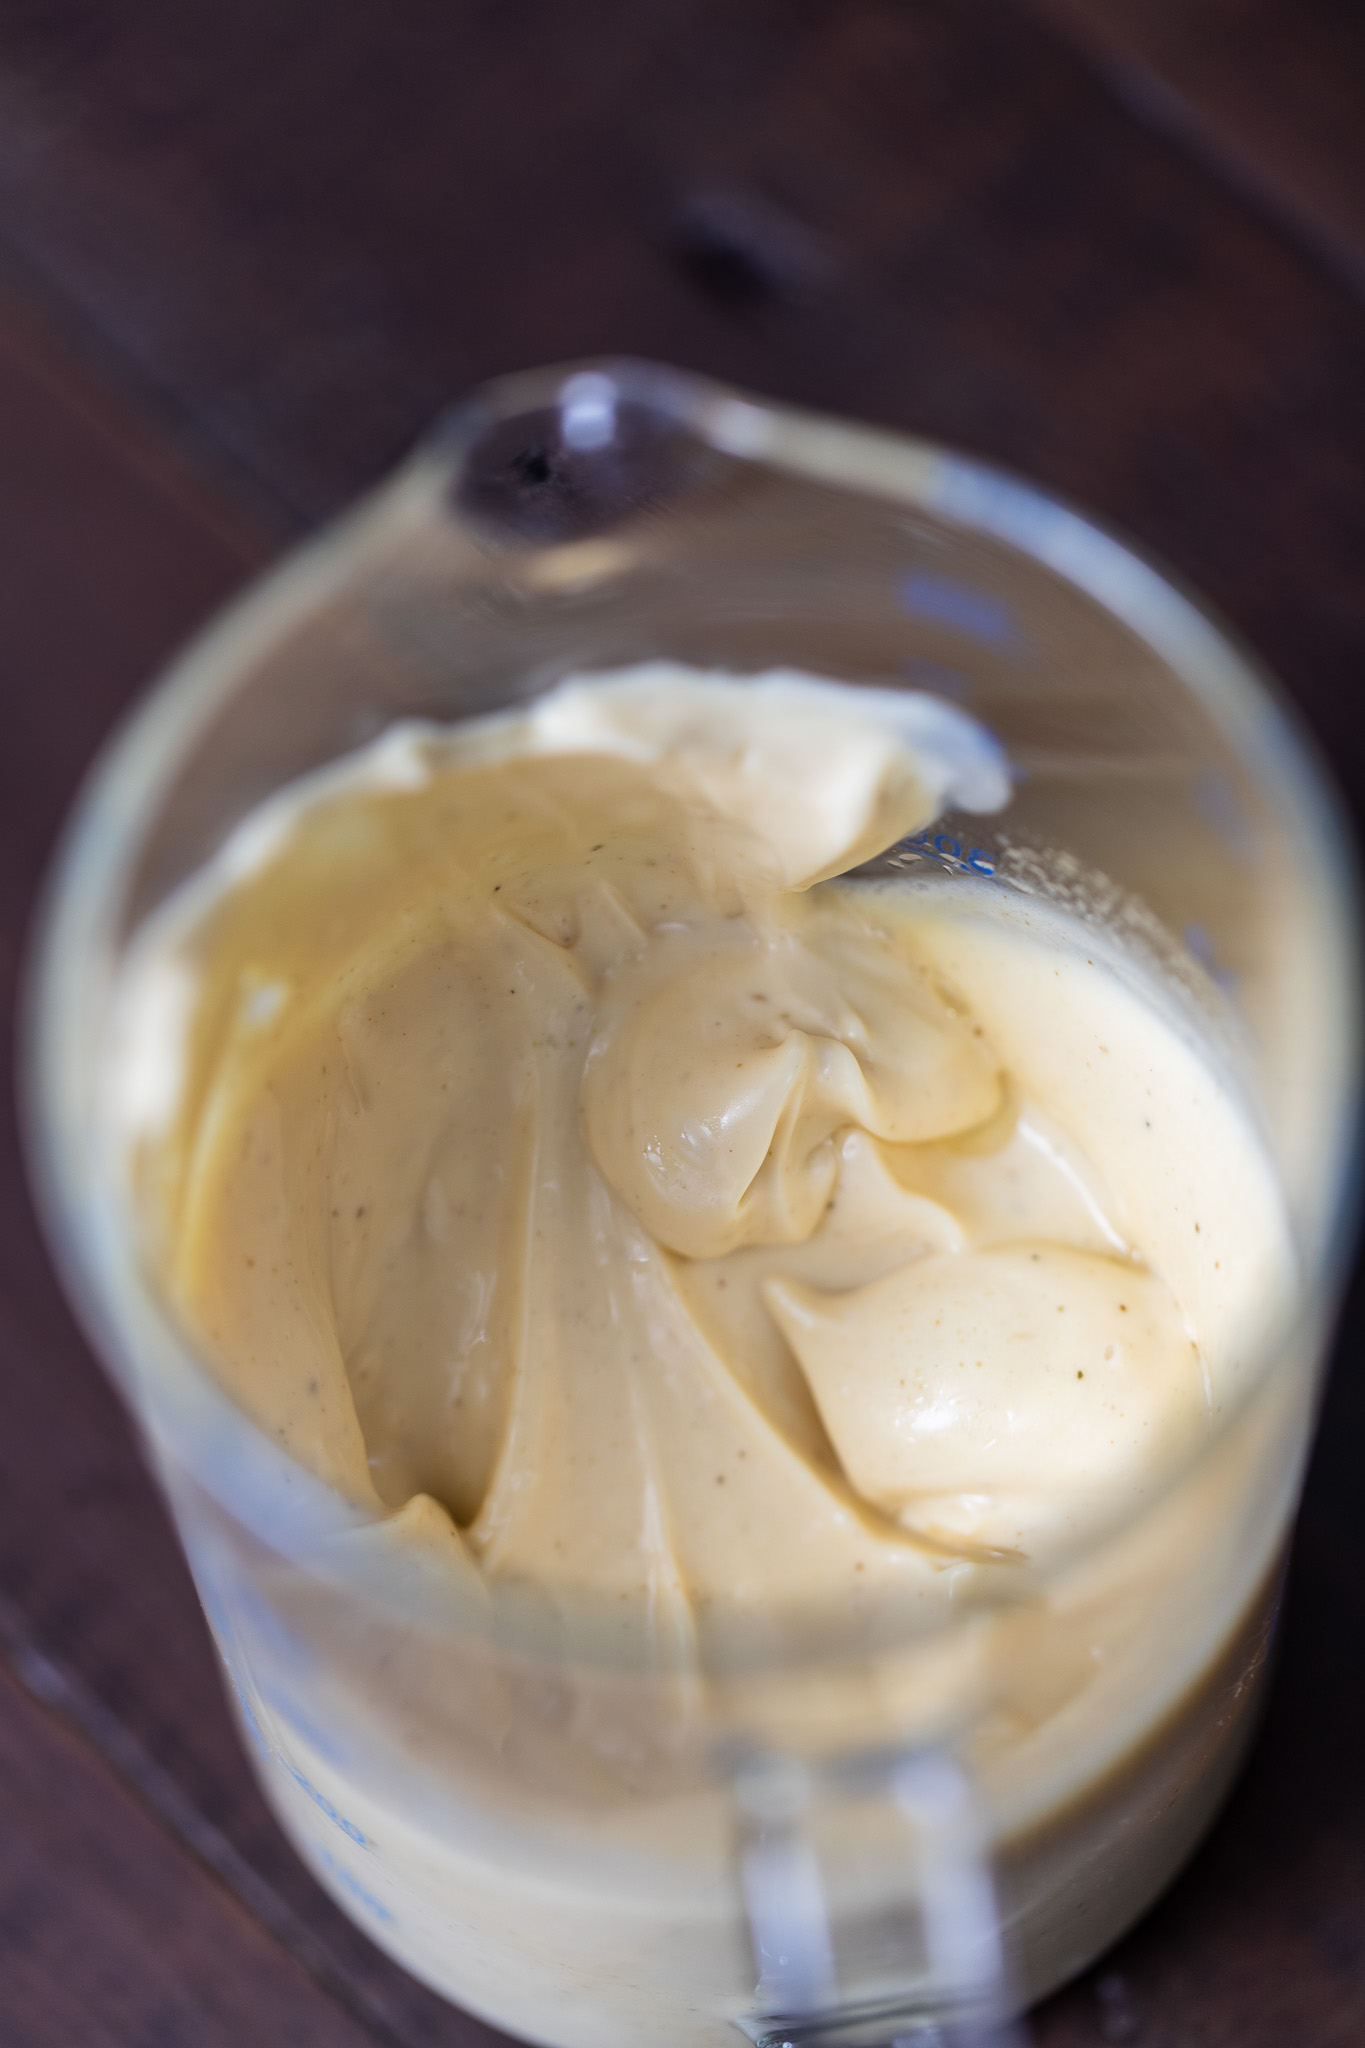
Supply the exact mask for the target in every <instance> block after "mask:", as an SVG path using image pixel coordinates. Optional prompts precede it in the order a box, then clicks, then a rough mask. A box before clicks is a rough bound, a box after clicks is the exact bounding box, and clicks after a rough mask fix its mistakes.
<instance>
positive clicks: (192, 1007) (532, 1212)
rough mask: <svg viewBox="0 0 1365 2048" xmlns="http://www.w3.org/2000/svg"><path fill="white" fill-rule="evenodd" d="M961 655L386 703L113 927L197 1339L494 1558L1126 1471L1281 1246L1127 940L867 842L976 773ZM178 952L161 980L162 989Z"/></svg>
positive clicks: (718, 1554) (972, 1501)
mask: <svg viewBox="0 0 1365 2048" xmlns="http://www.w3.org/2000/svg"><path fill="white" fill-rule="evenodd" d="M1005 793H1006V791H1005V785H1004V782H1003V779H1002V777H1001V774H1000V769H999V764H998V761H997V759H996V757H995V755H994V753H993V751H992V749H991V748H990V746H989V743H988V742H987V741H986V739H985V737H984V735H980V734H979V733H976V732H974V731H973V729H972V728H971V727H970V725H969V723H968V721H966V720H965V719H964V718H963V717H962V715H961V714H960V713H956V712H954V711H953V710H952V709H951V707H946V706H936V705H933V704H932V703H931V702H927V701H926V700H922V699H908V700H907V699H903V698H897V697H894V696H890V695H883V693H880V692H875V691H854V690H849V689H845V688H843V687H841V686H838V685H834V684H828V683H818V682H815V681H813V680H811V679H808V678H800V677H792V676H783V677H774V678H770V679H763V680H760V681H759V682H757V683H754V682H750V683H748V684H744V685H741V684H739V683H736V682H732V681H728V680H726V679H719V678H709V677H702V676H698V675H696V674H695V673H693V672H690V671H685V670H680V669H676V668H665V667H653V668H651V669H649V670H645V671H635V672H627V673H626V674H624V675H620V676H608V677H602V678H596V679H591V678H589V679H584V680H581V681H579V682H577V683H574V684H571V685H565V686H561V688H560V689H559V690H557V691H556V692H553V693H551V695H550V696H548V697H547V698H544V699H542V700H540V702H539V703H538V704H536V705H534V706H532V707H531V708H530V709H529V710H527V711H522V712H516V713H509V714H505V715H502V716H500V717H497V718H493V719H488V720H482V721H479V722H478V723H476V724H473V725H470V726H467V727H464V728H458V729H455V730H452V731H449V732H445V731H436V730H434V729H411V730H408V731H406V732H404V733H400V734H398V735H393V736H390V737H389V738H388V739H387V740H386V741H383V742H380V743H379V745H378V746H377V747H376V748H374V749H371V750H369V752H368V753H367V754H365V755H362V756H360V757H358V758H357V759H356V760H355V761H354V762H352V763H351V764H349V765H347V766H345V767H344V768H343V769H342V770H340V771H334V772H333V773H332V774H331V775H330V776H329V777H328V778H327V779H326V780H325V781H324V782H323V783H321V784H317V785H312V786H301V787H300V788H299V789H298V790H297V791H295V792H292V793H290V792H286V795H285V797H284V798H283V799H277V800H276V802H275V805H274V807H273V810H272V812H271V814H270V816H269V818H266V819H258V820H257V821H255V824H254V826H253V827H251V828H249V829H248V832H247V833H246V835H245V836H244V837H243V838H242V839H241V840H239V843H238V845H237V848H236V849H235V851H234V850H233V849H232V848H230V849H229V852H228V857H227V858H226V859H225V861H224V862H223V863H222V864H221V866H220V872H219V873H218V874H217V875H216V876H215V875H213V874H210V875H209V876H207V877H205V878H203V880H202V881H201V882H200V884H198V885H197V887H196V890H195V891H194V892H193V893H192V894H191V896H189V897H187V898H186V899H184V900H183V901H182V902H180V903H179V904H177V905H173V906H172V907H171V909H170V911H168V912H167V913H164V914H163V916H162V918H161V920H160V921H159V923H158V925H157V926H155V927H153V928H151V929H150V930H149V931H148V932H147V933H146V934H145V935H144V938H143V940H142V942H141V946H140V950H139V955H138V958H137V960H135V962H134V965H133V968H132V969H131V971H130V975H129V980H128V989H127V1013H128V1020H129V1021H128V1024H127V1032H126V1035H127V1037H128V1038H129V1041H130V1042H140V1043H144V1044H145V1043H146V1042H147V1040H148V1038H149V1036H156V1035H157V1034H158V1033H159V1034H160V1036H159V1038H158V1042H159V1043H166V1042H168V1035H169V1036H174V1034H173V1033H170V1032H169V1027H168V1026H167V1025H166V1023H165V1020H164V1018H163V1020H162V1022H161V1023H160V1024H156V1023H155V1022H154V1020H153V1018H152V1015H151V1013H152V1011H153V1010H154V1009H155V1008H156V1005H157V1004H158V1003H160V1004H161V1005H162V1007H163V1009H164V1008H165V1007H166V1005H167V1003H168V1002H169V997H168V994H167V991H169V990H174V991H176V992H177V993H176V995H175V1005H174V1006H173V1007H175V1015H176V1018H177V1019H178V1020H179V1024H178V1029H179V1034H180V1035H179V1038H178V1040H177V1050H176V1053H175V1058H174V1061H173V1065H174V1082H175V1085H174V1086H173V1087H167V1088H165V1089H163V1091H162V1093H161V1096H160V1099H159V1101H158V1104H157V1106H156V1108H155V1111H154V1112H149V1111H147V1110H146V1109H145V1108H144V1109H142V1110H140V1111H139V1112H138V1113H137V1115H131V1113H130V1115H131V1121H132V1123H133V1125H134V1129H133V1132H132V1136H133V1139H134V1142H135V1145H136V1148H137V1158H138V1176H139V1186H140V1188H141V1190H142V1195H143V1199H144V1202H145V1204H146V1206H147V1209H148V1213H149V1215H150V1217H151V1219H152V1223H151V1237H150V1241H151V1245H152V1255H153V1258H154V1260H155V1261H156V1262H158V1263H159V1265H160V1267H161V1269H162V1271H163V1272H164V1275H165V1281H166V1285H167V1287H168V1290H169V1292H170V1293H171V1295H172V1297H173V1299H174V1300H175V1302H176V1304H177V1306H178V1308H179V1310H180V1312H181V1314H182V1316H183V1317H184V1318H185V1320H186V1322H187V1323H188V1325H189V1326H190V1328H191V1329H192V1330H194V1331H195V1332H196V1333H197V1334H198V1336H199V1337H200V1339H201V1341H202V1343H203V1344H204V1346H205V1348H206V1350H207V1352H208V1354H209V1355H210V1357H211V1358H212V1360H213V1361H214V1364H215V1368H216V1370H217V1371H218V1373H219V1374H220V1375H221V1377H222V1379H223V1381H224V1383H225V1385H226V1386H227V1387H228V1388H229V1389H230V1390H231V1392H232V1393H233V1394H234V1395H235V1397H236V1398H237V1400H238V1401H239V1402H240V1403H241V1405H242V1406H243V1407H244V1408H245V1409H246V1410H247V1412H248V1413H249V1414H251V1415H252V1416H253V1417H254V1418H255V1419H256V1420H257V1421H258V1422H260V1424H261V1425H262V1426H263V1427H264V1428H266V1429H268V1430H269V1431H271V1432H272V1433H273V1434H275V1435H276V1436H277V1438H278V1439H279V1440H280V1441H281V1442H282V1443H283V1444H284V1445H285V1446H286V1447H287V1449H288V1450H289V1451H290V1452H291V1454H292V1455H293V1456H294V1457H296V1458H297V1459H298V1460H299V1461H300V1462H301V1463H302V1464H304V1465H306V1466H307V1467H308V1468H309V1469H310V1470H311V1471H313V1472H314V1473H316V1474H317V1475H318V1476H319V1477H321V1478H323V1479H324V1480H326V1481H327V1482H328V1483H330V1484H332V1485H334V1486H336V1487H338V1488H339V1489H340V1490H342V1491H343V1492H344V1493H346V1494H347V1495H349V1496H350V1497H351V1498H353V1499H355V1500H357V1501H360V1502H362V1503H367V1504H369V1505H371V1506H372V1507H374V1508H375V1509H377V1510H389V1511H396V1510H400V1509H403V1508H404V1507H405V1505H406V1504H407V1503H409V1502H411V1501H413V1500H415V1499H420V1498H426V1499H429V1500H431V1501H434V1502H436V1503H438V1504H439V1507H440V1508H441V1509H442V1510H443V1511H444V1512H445V1513H446V1514H448V1516H449V1517H450V1519H451V1521H452V1522H453V1523H454V1524H455V1525H456V1527H457V1528H458V1529H459V1531H460V1532H461V1542H462V1544H463V1546H464V1548H465V1552H466V1554H467V1556H468V1557H469V1558H471V1559H472V1560H473V1561H474V1562H475V1563H476V1564H477V1566H478V1568H479V1569H480V1570H481V1571H482V1572H483V1573H484V1574H485V1575H486V1576H487V1577H488V1578H489V1579H490V1580H492V1581H497V1580H498V1579H499V1578H518V1579H526V1578H530V1579H533V1580H535V1581H537V1582H539V1583H541V1584H542V1585H545V1586H547V1587H549V1588H551V1589H552V1590H555V1591H557V1592H562V1593H565V1594H572V1593H573V1592H574V1591H582V1592H587V1593H592V1594H594V1595H600V1594H610V1595H614V1596H619V1597H620V1598H621V1599H624V1600H626V1601H627V1602H632V1603H636V1604H637V1605H638V1609H639V1612H640V1614H641V1615H642V1616H645V1615H647V1616H648V1617H649V1626H650V1627H652V1628H655V1629H661V1630H663V1631H664V1632H665V1633H667V1634H669V1635H670V1636H672V1637H675V1638H679V1639H681V1640H684V1641H685V1640H687V1639H688V1637H689V1634H690V1630H691V1627H692V1622H693V1619H694V1617H695V1612H696V1610H697V1608H698V1607H699V1606H700V1605H703V1604H706V1603H715V1602H730V1603H740V1604H743V1603H750V1604H752V1605H755V1606H760V1605H780V1604H781V1603H784V1602H788V1601H795V1600H801V1601H804V1602H811V1601H817V1602H818V1601H820V1600H821V1599H824V1598H826V1597H829V1598H833V1599H843V1598H845V1597H846V1596H847V1594H848V1592H849V1589H850V1588H853V1587H856V1588H857V1589H858V1590H859V1591H860V1592H862V1591H866V1592H872V1591H874V1590H876V1589H878V1588H884V1587H887V1586H892V1585H895V1586H901V1587H905V1588H907V1589H909V1591H910V1592H911V1593H912V1594H913V1593H918V1594H921V1595H922V1597H923V1598H924V1600H925V1601H926V1602H934V1601H942V1600H943V1599H945V1598H946V1597H948V1593H947V1588H948V1585H949V1579H948V1578H945V1574H944V1570H943V1567H944V1562H945V1559H948V1560H955V1561H956V1562H957V1564H959V1565H960V1566H961V1567H962V1568H963V1569H968V1570H980V1571H989V1570H999V1569H1001V1568H1002V1567H1003V1566H1005V1565H1007V1564H1008V1562H1009V1561H1010V1560H1012V1559H1018V1558H1020V1557H1033V1558H1037V1557H1039V1556H1042V1555H1045V1554H1046V1553H1047V1552H1048V1550H1049V1547H1050V1546H1053V1545H1055V1544H1056V1543H1058V1542H1060V1541H1063V1540H1065V1539H1067V1538H1069V1537H1074V1536H1075V1535H1076V1534H1077V1533H1078V1532H1080V1531H1083V1530H1084V1528H1085V1527H1086V1526H1087V1523H1088V1522H1090V1521H1092V1520H1093V1519H1094V1518H1095V1517H1097V1516H1100V1515H1112V1514H1114V1513H1115V1512H1116V1511H1121V1510H1122V1509H1123V1508H1124V1507H1126V1506H1137V1505H1139V1504H1140V1503H1141V1502H1142V1501H1143V1499H1144V1498H1146V1497H1147V1496H1148V1495H1149V1494H1152V1493H1153V1492H1154V1490H1155V1489H1156V1488H1157V1486H1158V1485H1159V1483H1160V1479H1161V1475H1162V1473H1163V1472H1164V1471H1166V1470H1169V1469H1170V1468H1171V1466H1172V1465H1173V1463H1174V1462H1175V1461H1176V1460H1178V1459H1179V1458H1181V1457H1182V1456H1184V1455H1185V1454H1186V1453H1187V1452H1188V1451H1189V1450H1190V1449H1191V1448H1193V1447H1194V1446H1196V1445H1197V1444H1198V1442H1199V1441H1200V1440H1201V1438H1202V1436H1203V1435H1204V1434H1206V1433H1207V1432H1208V1431H1209V1429H1210V1428H1211V1426H1212V1424H1213V1422H1214V1420H1215V1418H1216V1415H1217V1413H1218V1411H1219V1409H1220V1407H1221V1406H1222V1405H1223V1403H1225V1402H1226V1400H1227V1399H1228V1396H1229V1393H1230V1391H1231V1390H1232V1388H1233V1386H1234V1385H1235V1382H1236V1378H1237V1375H1238V1372H1239V1370H1241V1369H1242V1366H1243V1363H1244V1359H1245V1358H1246V1356H1247V1355H1248V1347H1249V1346H1250V1344H1251V1343H1253V1342H1254V1340H1255V1337H1256V1334H1257V1331H1258V1329H1259V1328H1261V1327H1262V1326H1263V1324H1264V1321H1265V1318H1266V1315H1267V1313H1268V1312H1269V1310H1270V1309H1271V1308H1272V1307H1273V1305H1274V1304H1275V1303H1276V1302H1277V1301H1278V1300H1279V1299H1280V1298H1281V1297H1282V1296H1283V1294H1284V1293H1285V1291H1286V1290H1287V1288H1288V1285H1289V1261H1288V1251H1287V1238H1286V1234H1285V1230H1284V1224H1283V1220H1282V1216H1281V1211H1280V1206H1279V1200H1278V1195H1277V1192H1276V1187H1275V1182H1274V1178H1273V1176H1272V1174H1271V1172H1270V1170H1269V1168H1268V1166H1267V1164H1266V1162H1265V1159H1264V1157H1263V1155H1262V1153H1261V1151H1260V1148H1259V1144H1258V1141H1257V1140H1256V1138H1255V1136H1254V1134H1253V1133H1252V1131H1251V1129H1250V1126H1249V1124H1248V1122H1247V1120H1246V1118H1245V1117H1244V1115H1243V1114H1242V1111H1241V1109H1240V1107H1239V1105H1238V1104H1237V1103H1236V1101H1235V1100H1234V1099H1233V1097H1232V1096H1231V1095H1230V1094H1229V1092H1228V1090H1227V1089H1226V1087H1225V1086H1224V1085H1223V1083H1222V1082H1221V1081H1220V1079H1219V1077H1218V1076H1217V1075H1216V1073H1215V1072H1214V1070H1213V1068H1212V1067H1211V1065H1210V1064H1209V1062H1208V1061H1207V1059H1206V1058H1205V1057H1204V1056H1203V1054H1202V1052H1201V1051H1200V1049H1199V1048H1197V1047H1196V1046H1195V1045H1194V1043H1193V1042H1192V1040H1190V1039H1189V1038H1188V1037H1187V1036H1186V1035H1185V1034H1184V1033H1183V1032H1182V1030H1181V1029H1180V1028H1179V1027H1178V1026H1177V1025H1176V1024H1175V1023H1174V1022H1172V1021H1171V1019H1170V1018H1169V1017H1168V1015H1167V1014H1166V1012H1165V1010H1164V1009H1163V1007H1162V1005H1161V1004H1160V1003H1159V1001H1157V1000H1156V998H1155V995H1154V992H1153V991H1151V990H1147V989H1144V988H1143V987H1142V986H1141V985H1140V984H1139V983H1138V982H1136V981H1135V980H1134V979H1133V978H1132V977H1130V976H1128V975H1126V974H1125V973H1124V972H1122V971H1121V969H1120V966H1119V965H1118V964H1117V963H1116V962H1114V961H1111V960H1108V959H1105V958H1101V957H1099V956H1097V955H1096V953H1095V952H1094V949H1093V945H1092V946H1091V948H1090V950H1089V951H1087V942H1086V938H1085V935H1084V933H1083V932H1081V931H1079V930H1078V929H1073V928H1070V927H1068V926H1067V925H1066V923H1065V921H1064V920H1061V919H1058V918H1054V917H1049V916H1047V915H1045V914H1043V913H1042V912H1041V911H1030V909H1029V907H1028V906H1027V904H1026V903H1025V902H1023V901H1021V900H1020V899H1017V898H1009V897H1007V896H1006V895H1005V893H1004V892H1000V891H992V890H991V888H990V886H989V885H988V884H984V883H982V884H978V885H966V886H964V887H963V888H962V889H961V890H952V891H946V892H945V891H943V890H933V891H929V892H925V891H917V890H915V889H913V888H911V887H908V886H907V885H904V884H898V883H894V882H882V883H869V882H866V881H858V880H843V879H840V877H842V876H844V875H845V874H846V873H847V871H848V870H849V869H850V868H852V867H854V866H856V865H857V864H858V863H859V862H860V861H862V860H864V859H866V858H867V857H868V855H869V854H871V853H873V852H876V851H879V850H881V849H882V848H884V847H885V846H887V845H889V844H890V843H892V842H893V841H894V840H896V839H897V838H898V837H900V836H902V835H903V834H905V833H909V832H913V831H917V830H921V829H922V828H923V827H924V826H926V825H927V824H929V823H931V822H932V821H933V819H934V817H935V816H936V815H937V814H938V813H939V811H940V810H941V809H942V808H943V807H944V805H945V803H948V802H951V803H955V804H958V805H963V804H969V805H970V804H975V805H976V807H979V808H987V807H991V806H993V805H994V804H997V803H999V802H1000V801H1002V800H1003V798H1004V795H1005ZM186 991H188V992H189V995H188V998H187V995H186Z"/></svg>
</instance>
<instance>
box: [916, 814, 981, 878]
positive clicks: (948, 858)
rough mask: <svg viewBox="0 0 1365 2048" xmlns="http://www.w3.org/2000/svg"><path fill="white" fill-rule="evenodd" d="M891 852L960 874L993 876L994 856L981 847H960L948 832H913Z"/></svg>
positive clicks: (931, 828)
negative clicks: (955, 870) (947, 868)
mask: <svg viewBox="0 0 1365 2048" xmlns="http://www.w3.org/2000/svg"><path fill="white" fill-rule="evenodd" d="M891 851H892V852H893V853H899V854H903V855H904V856H905V857H906V859H908V860H930V861H933V862H934V863H935V865H936V866H938V867H949V868H956V869H957V870H958V872H959V873H960V874H964V875H993V874H994V873H995V856H994V854H991V853H988V852H987V851H986V849H985V847H984V846H968V847H966V848H964V847H963V844H962V841H961V840H960V839H955V838H954V837H953V835H952V833H951V832H935V831H934V829H933V827H932V826H930V827H929V829H928V830H927V831H924V832H913V833H912V834H911V835H910V837H909V838H908V839H902V840H901V842H900V844H899V845H898V846H893V847H892V849H891Z"/></svg>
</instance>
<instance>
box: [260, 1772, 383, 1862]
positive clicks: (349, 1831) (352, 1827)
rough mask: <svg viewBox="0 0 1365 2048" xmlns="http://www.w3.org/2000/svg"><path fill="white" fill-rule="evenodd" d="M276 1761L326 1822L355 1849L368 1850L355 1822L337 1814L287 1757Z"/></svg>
mask: <svg viewBox="0 0 1365 2048" xmlns="http://www.w3.org/2000/svg"><path fill="white" fill-rule="evenodd" d="M277 1761H278V1762H279V1763H281V1764H282V1765H283V1766H284V1768H285V1770H286V1771H287V1773H288V1774H289V1776H290V1777H291V1778H292V1779H293V1780H294V1783H295V1784H296V1785H297V1786H298V1788H299V1790H300V1791H301V1792H306V1793H307V1795H308V1797H309V1798H310V1799H311V1800H312V1802H313V1804H314V1806H316V1808H317V1809H318V1812H319V1813H325V1814H326V1816H327V1818H328V1820H330V1821H332V1822H333V1823H334V1824H335V1825H336V1826H337V1827H339V1828H340V1829H341V1832H342V1834H343V1835H347V1836H349V1838H350V1839H351V1841H353V1842H354V1843H355V1844H356V1847H357V1848H359V1849H368V1848H369V1847H370V1843H369V1839H368V1837H367V1836H365V1835H363V1834H362V1833H361V1831H360V1829H359V1828H358V1827H357V1826H356V1824H355V1822H354V1821H353V1820H347V1818H346V1816H345V1814H344V1813H338V1812H337V1810H336V1808H335V1807H334V1806H333V1804H332V1802H331V1800H330V1799H329V1798H328V1797H327V1795H326V1793H325V1792H319V1790H318V1788H317V1786H316V1785H314V1784H311V1783H310V1782H309V1780H308V1779H307V1778H305V1777H304V1775H303V1772H302V1771H301V1770H300V1769H299V1767H298V1765H297V1764H291V1763H290V1761H289V1759H288V1757H287V1756H277Z"/></svg>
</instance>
